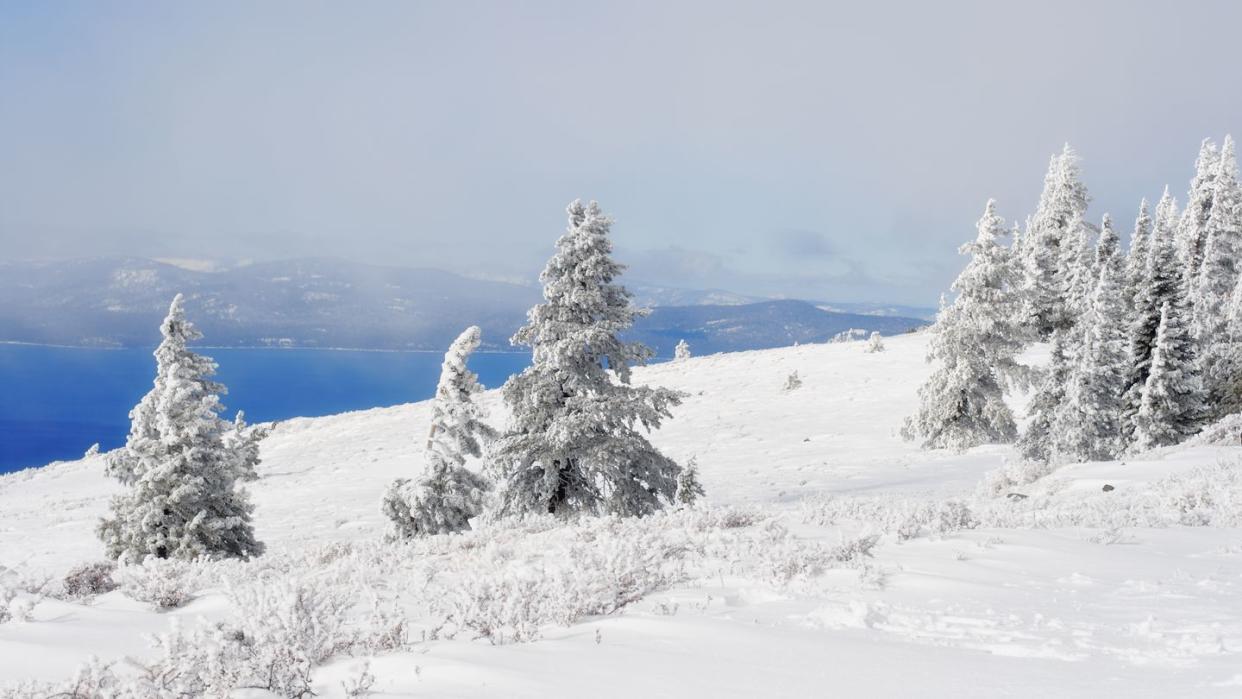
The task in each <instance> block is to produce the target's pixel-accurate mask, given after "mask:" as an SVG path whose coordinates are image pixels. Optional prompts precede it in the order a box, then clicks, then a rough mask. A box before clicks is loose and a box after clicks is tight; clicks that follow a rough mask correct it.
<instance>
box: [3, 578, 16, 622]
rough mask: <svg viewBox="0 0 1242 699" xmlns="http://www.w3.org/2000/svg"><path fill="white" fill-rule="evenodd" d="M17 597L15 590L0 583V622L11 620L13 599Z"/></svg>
mask: <svg viewBox="0 0 1242 699" xmlns="http://www.w3.org/2000/svg"><path fill="white" fill-rule="evenodd" d="M15 599H17V590H14V589H13V588H11V587H8V586H7V585H3V584H0V624H3V623H5V622H7V621H12V620H13V611H12V607H13V600H15Z"/></svg>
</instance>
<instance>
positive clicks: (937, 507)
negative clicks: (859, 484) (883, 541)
mask: <svg viewBox="0 0 1242 699" xmlns="http://www.w3.org/2000/svg"><path fill="white" fill-rule="evenodd" d="M802 517H803V520H804V521H806V522H808V523H812V524H818V525H820V526H825V527H827V526H835V525H838V524H841V523H843V522H859V523H865V524H867V525H868V526H871V527H874V528H876V529H878V530H879V531H880V532H882V533H884V534H895V535H896V536H897V540H898V541H905V540H907V539H913V538H916V537H919V536H933V537H935V536H944V535H946V534H952V533H953V532H956V531H960V530H963V529H974V528H975V527H977V526H979V522H978V519H977V518H976V517H975V515H974V513H973V511H972V510H971V508H970V507H969V506H968V505H967V504H966V503H964V502H962V501H960V500H918V499H908V498H898V497H874V498H838V497H827V498H824V499H822V500H820V501H818V502H815V503H812V504H810V505H808V506H806V507H804V509H803V513H802Z"/></svg>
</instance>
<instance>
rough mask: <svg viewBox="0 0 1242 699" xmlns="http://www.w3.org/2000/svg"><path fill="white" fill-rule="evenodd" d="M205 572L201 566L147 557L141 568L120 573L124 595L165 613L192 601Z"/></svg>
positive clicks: (120, 571)
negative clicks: (200, 578) (201, 576)
mask: <svg viewBox="0 0 1242 699" xmlns="http://www.w3.org/2000/svg"><path fill="white" fill-rule="evenodd" d="M202 570H203V568H202V565H201V564H194V563H189V562H186V561H180V560H161V559H156V558H148V559H147V560H146V561H144V562H143V563H142V565H132V566H125V567H123V568H121V569H120V570H119V571H118V573H119V575H120V578H121V583H120V587H121V590H122V592H124V593H125V596H127V597H129V598H130V599H134V600H138V601H139V602H146V603H148V604H150V605H152V606H154V607H155V608H156V609H158V610H161V611H163V610H167V609H177V608H178V607H182V606H184V605H185V604H187V603H188V602H189V601H190V600H191V599H193V597H194V592H195V591H196V590H197V587H198V584H199V577H200V575H201V574H202Z"/></svg>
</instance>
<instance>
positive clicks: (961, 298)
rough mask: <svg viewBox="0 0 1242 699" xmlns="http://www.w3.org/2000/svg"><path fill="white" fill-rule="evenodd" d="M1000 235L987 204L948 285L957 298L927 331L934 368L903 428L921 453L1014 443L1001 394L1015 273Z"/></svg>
mask: <svg viewBox="0 0 1242 699" xmlns="http://www.w3.org/2000/svg"><path fill="white" fill-rule="evenodd" d="M1006 233H1008V230H1007V229H1006V228H1005V222H1004V220H1003V219H1001V217H1000V216H997V215H996V202H995V201H992V200H989V201H988V203H987V207H986V208H985V210H984V213H983V217H982V218H981V219H979V223H978V235H977V237H976V238H975V240H974V241H973V242H971V243H967V244H966V245H963V246H962V248H961V253H962V254H964V255H966V254H968V255H971V260H970V262H968V263H967V265H966V268H965V269H964V270H963V271H962V273H961V274H960V275H959V276H958V278H957V280H956V281H954V282H953V290H954V291H956V292H957V293H958V296H957V298H956V299H955V300H954V301H953V303H952V304H951V305H949V306H947V307H945V308H943V309H942V310H941V311H940V313H939V314H938V316H937V318H936V324H935V326H934V327H933V333H934V334H933V336H932V340H931V348H930V351H929V353H928V361H931V362H937V363H938V366H937V368H936V370H935V371H934V372H933V373H932V375H931V377H930V378H929V379H928V380H927V382H926V383H924V384H923V386H922V387H920V388H919V410H918V412H917V413H915V414H914V415H912V416H911V417H910V418H908V419H907V420H906V423H905V426H904V427H903V428H902V434H903V435H904V436H905V437H906V438H907V439H919V440H921V441H922V444H923V446H924V447H925V448H949V449H967V448H970V447H973V446H976V445H979V444H984V443H988V442H1011V441H1013V440H1014V438H1015V437H1016V436H1017V428H1016V427H1015V425H1014V421H1013V415H1012V414H1011V413H1010V412H1009V408H1008V407H1007V406H1006V405H1005V401H1004V388H1003V387H1004V384H1005V376H1006V372H1008V371H1010V370H1011V368H1012V367H1016V366H1017V362H1016V360H1015V357H1016V356H1017V354H1018V352H1019V351H1021V347H1022V342H1021V339H1020V337H1019V333H1018V331H1017V328H1016V327H1015V326H1014V322H1013V319H1014V318H1015V317H1016V315H1017V313H1016V307H1017V306H1018V304H1020V303H1021V300H1020V297H1019V295H1018V293H1019V292H1018V291H1017V289H1016V288H1015V287H1016V283H1017V271H1016V270H1015V269H1014V265H1013V263H1012V260H1011V258H1010V256H1009V250H1008V249H1007V248H1005V247H1004V246H1003V245H1002V240H1003V239H1004V237H1005V235H1006Z"/></svg>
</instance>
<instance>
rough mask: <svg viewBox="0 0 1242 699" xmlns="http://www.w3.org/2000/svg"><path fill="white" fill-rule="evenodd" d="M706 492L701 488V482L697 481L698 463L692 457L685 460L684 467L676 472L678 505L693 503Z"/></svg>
mask: <svg viewBox="0 0 1242 699" xmlns="http://www.w3.org/2000/svg"><path fill="white" fill-rule="evenodd" d="M705 494H706V493H705V492H704V490H703V484H702V483H700V482H699V465H698V462H697V461H696V460H695V459H694V457H690V460H689V461H687V462H686V466H685V468H683V469H681V471H680V472H679V473H678V474H677V496H676V501H677V504H678V505H682V506H686V505H693V504H694V503H696V502H698V499H699V498H701V497H703V496H704V495H705Z"/></svg>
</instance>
